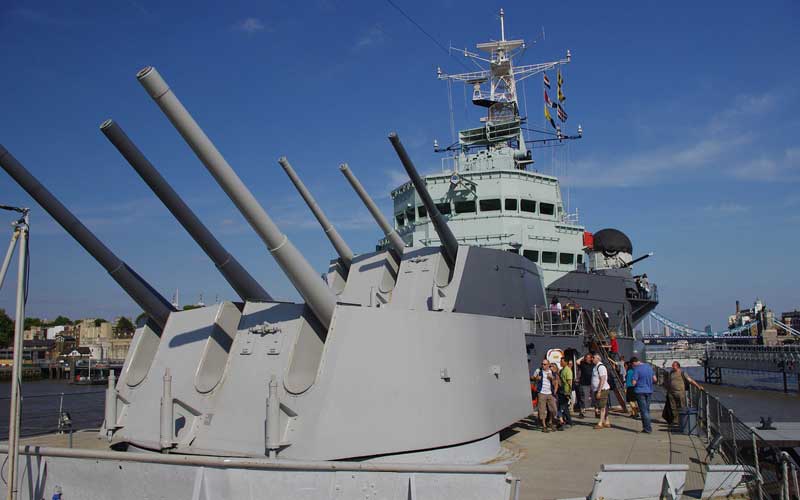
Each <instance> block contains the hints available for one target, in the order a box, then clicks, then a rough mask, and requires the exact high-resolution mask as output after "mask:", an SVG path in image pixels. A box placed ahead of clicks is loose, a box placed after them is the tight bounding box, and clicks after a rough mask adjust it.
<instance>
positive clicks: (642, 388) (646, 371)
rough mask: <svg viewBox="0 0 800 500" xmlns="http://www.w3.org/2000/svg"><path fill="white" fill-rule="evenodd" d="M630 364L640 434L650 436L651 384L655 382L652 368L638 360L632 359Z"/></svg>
mask: <svg viewBox="0 0 800 500" xmlns="http://www.w3.org/2000/svg"><path fill="white" fill-rule="evenodd" d="M631 363H632V364H633V392H634V393H635V394H636V402H637V403H638V405H639V413H640V414H641V415H642V432H644V433H646V434H650V433H651V432H653V427H652V425H651V419H650V398H651V397H652V396H653V382H655V381H656V376H655V374H654V373H653V368H652V367H651V366H650V365H649V364H645V363H642V362H641V361H639V358H637V357H635V356H634V357H632V358H631Z"/></svg>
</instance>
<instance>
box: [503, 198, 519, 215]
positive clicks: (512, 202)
mask: <svg viewBox="0 0 800 500" xmlns="http://www.w3.org/2000/svg"><path fill="white" fill-rule="evenodd" d="M505 207H506V211H507V212H516V211H517V199H516V198H506V201H505Z"/></svg>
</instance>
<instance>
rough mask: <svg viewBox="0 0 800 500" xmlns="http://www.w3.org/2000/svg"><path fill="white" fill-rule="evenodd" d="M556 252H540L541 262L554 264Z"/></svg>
mask: <svg viewBox="0 0 800 500" xmlns="http://www.w3.org/2000/svg"><path fill="white" fill-rule="evenodd" d="M556 257H557V254H556V252H542V264H555V263H556Z"/></svg>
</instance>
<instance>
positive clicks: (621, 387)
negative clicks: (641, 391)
mask: <svg viewBox="0 0 800 500" xmlns="http://www.w3.org/2000/svg"><path fill="white" fill-rule="evenodd" d="M583 314H584V315H585V317H584V325H585V327H584V328H585V330H584V331H585V332H586V333H585V335H586V344H587V345H589V346H590V349H591V350H593V351H595V352H597V353H598V354H600V357H601V358H602V360H603V364H604V365H606V369H607V370H608V376H609V377H613V378H614V382H615V384H614V394H615V395H616V396H617V401H619V404H620V406H622V409H623V410H624V411H625V412H628V411H629V410H628V404H627V402H626V401H625V380H624V379H623V378H622V377H621V376H620V373H619V370H618V369H617V363H616V362H615V361H614V360H613V359H611V352H610V351H609V349H610V348H611V337H610V336H609V332H608V327H606V323H605V321H604V320H603V317H602V316H601V315H600V313H599V312H598V311H586V310H584V311H583Z"/></svg>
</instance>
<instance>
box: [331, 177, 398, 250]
mask: <svg viewBox="0 0 800 500" xmlns="http://www.w3.org/2000/svg"><path fill="white" fill-rule="evenodd" d="M339 170H341V171H342V174H344V176H345V177H346V178H347V181H348V182H350V185H351V186H353V189H354V190H355V192H356V194H357V195H358V197H359V198H361V201H362V202H364V205H366V206H367V210H369V213H371V214H372V217H373V218H375V222H377V223H378V226H380V228H381V230H382V231H383V234H384V235H386V239H387V240H388V241H389V246H391V247H392V249H393V250H394V251H395V252H396V253H397V255H398V256H399V257H402V256H403V252H404V251H405V247H406V244H405V242H404V241H403V238H401V237H400V235H399V234H397V231H395V230H394V228H393V227H392V226H391V225H390V224H389V221H387V220H386V217H384V216H383V214H382V213H381V211H380V209H379V208H378V205H376V204H375V202H374V201H372V198H370V196H369V194H367V191H366V189H364V186H362V185H361V183H360V182H359V181H358V179H357V178H356V176H355V175H353V172H351V171H350V167H348V166H347V163H342V164H341V165H339Z"/></svg>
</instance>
